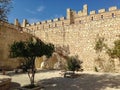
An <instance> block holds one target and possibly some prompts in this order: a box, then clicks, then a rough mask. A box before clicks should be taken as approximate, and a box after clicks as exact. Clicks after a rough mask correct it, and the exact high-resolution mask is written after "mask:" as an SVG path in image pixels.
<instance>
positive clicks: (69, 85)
mask: <svg viewBox="0 0 120 90" xmlns="http://www.w3.org/2000/svg"><path fill="white" fill-rule="evenodd" d="M38 83H39V84H40V85H43V86H44V89H45V90H105V89H106V88H111V89H107V90H114V89H115V90H120V75H116V76H114V75H113V76H111V75H109V74H103V75H95V74H81V75H79V77H77V78H62V77H57V78H51V79H44V80H41V81H39V82H38ZM113 88H114V89H113Z"/></svg>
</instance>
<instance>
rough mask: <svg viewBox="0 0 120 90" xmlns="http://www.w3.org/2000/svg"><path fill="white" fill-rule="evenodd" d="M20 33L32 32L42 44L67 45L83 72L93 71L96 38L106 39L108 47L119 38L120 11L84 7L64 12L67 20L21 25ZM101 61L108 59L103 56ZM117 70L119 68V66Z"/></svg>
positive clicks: (59, 19) (25, 22)
mask: <svg viewBox="0 0 120 90" xmlns="http://www.w3.org/2000/svg"><path fill="white" fill-rule="evenodd" d="M23 27H24V28H27V29H29V30H26V29H24V30H23V31H25V32H28V33H31V34H33V35H35V36H37V37H39V38H40V39H41V40H43V41H45V42H50V43H53V44H55V45H68V46H69V48H70V55H78V56H79V59H80V60H82V61H83V68H84V70H94V67H95V62H94V61H95V59H96V58H97V54H96V52H95V50H94V46H95V40H96V38H97V37H98V36H100V37H104V38H105V43H107V45H108V46H109V47H112V46H113V42H114V41H115V40H116V39H118V38H119V37H118V36H119V35H120V10H119V9H117V7H116V6H114V7H110V8H109V9H108V11H106V9H100V10H98V13H96V11H94V10H93V11H90V14H88V6H87V5H84V6H83V10H81V11H78V12H76V11H74V10H71V9H67V15H66V18H65V17H62V18H57V19H54V20H48V21H43V22H37V23H34V24H29V23H28V22H27V20H26V21H25V20H24V22H23ZM103 58H104V60H107V59H109V58H108V56H107V55H105V54H104V55H103ZM119 68H120V67H119Z"/></svg>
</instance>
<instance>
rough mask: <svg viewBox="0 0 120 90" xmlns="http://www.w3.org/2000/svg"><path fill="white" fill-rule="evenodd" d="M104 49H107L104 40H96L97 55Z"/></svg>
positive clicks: (101, 38) (99, 38) (100, 38)
mask: <svg viewBox="0 0 120 90" xmlns="http://www.w3.org/2000/svg"><path fill="white" fill-rule="evenodd" d="M104 47H106V44H105V43H104V38H103V37H98V38H97V40H96V44H95V47H94V49H95V50H96V53H100V52H102V50H103V48H104Z"/></svg>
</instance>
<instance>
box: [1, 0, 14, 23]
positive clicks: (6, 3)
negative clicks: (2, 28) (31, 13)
mask: <svg viewBox="0 0 120 90" xmlns="http://www.w3.org/2000/svg"><path fill="white" fill-rule="evenodd" d="M11 3H12V0H0V20H2V21H8V16H7V15H8V13H9V12H10V9H11V7H12V5H11Z"/></svg>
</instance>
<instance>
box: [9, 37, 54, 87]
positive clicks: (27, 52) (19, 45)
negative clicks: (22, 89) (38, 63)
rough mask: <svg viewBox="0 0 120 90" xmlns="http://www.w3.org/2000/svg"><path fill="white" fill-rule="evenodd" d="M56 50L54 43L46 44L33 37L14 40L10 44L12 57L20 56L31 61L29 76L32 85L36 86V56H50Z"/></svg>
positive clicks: (26, 60)
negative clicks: (25, 39) (26, 39)
mask: <svg viewBox="0 0 120 90" xmlns="http://www.w3.org/2000/svg"><path fill="white" fill-rule="evenodd" d="M53 52H54V45H52V44H46V43H44V42H42V41H41V40H39V39H36V38H31V39H30V40H28V41H19V42H14V43H13V44H12V45H10V56H11V57H12V58H16V57H20V58H24V60H25V62H26V63H28V62H30V64H29V65H30V67H31V71H27V72H28V76H29V79H30V82H31V86H34V77H35V58H36V57H41V56H43V55H46V56H47V57H50V56H51V55H52V53H53Z"/></svg>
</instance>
